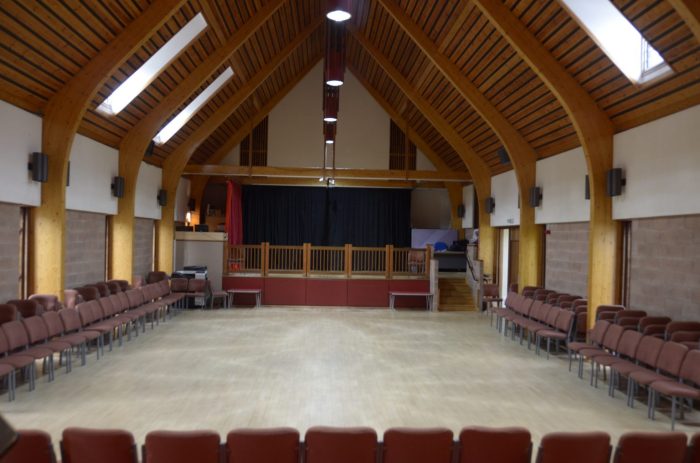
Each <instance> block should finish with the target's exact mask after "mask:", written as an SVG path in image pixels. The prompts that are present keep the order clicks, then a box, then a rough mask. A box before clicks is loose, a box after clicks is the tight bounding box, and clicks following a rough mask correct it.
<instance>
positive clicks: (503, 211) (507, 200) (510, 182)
mask: <svg viewBox="0 0 700 463" xmlns="http://www.w3.org/2000/svg"><path fill="white" fill-rule="evenodd" d="M491 196H493V198H494V199H495V200H496V210H495V211H494V213H493V214H491V226H493V227H512V226H515V225H520V208H518V182H517V180H516V178H515V171H513V170H510V171H508V172H504V173H502V174H499V175H494V176H493V177H491ZM481 201H482V204H483V200H481ZM482 207H483V206H482Z"/></svg>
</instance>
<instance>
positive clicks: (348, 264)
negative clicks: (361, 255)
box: [345, 244, 352, 278]
mask: <svg viewBox="0 0 700 463" xmlns="http://www.w3.org/2000/svg"><path fill="white" fill-rule="evenodd" d="M345 276H346V277H347V278H350V277H351V276H352V244H346V245H345Z"/></svg>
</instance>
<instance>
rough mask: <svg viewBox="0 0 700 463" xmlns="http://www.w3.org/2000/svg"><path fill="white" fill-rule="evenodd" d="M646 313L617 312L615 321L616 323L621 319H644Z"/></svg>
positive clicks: (634, 311) (636, 311)
mask: <svg viewBox="0 0 700 463" xmlns="http://www.w3.org/2000/svg"><path fill="white" fill-rule="evenodd" d="M646 316H647V313H646V312H645V311H644V310H628V309H625V310H619V311H617V312H615V321H616V322H617V321H618V320H620V319H621V318H640V319H641V318H643V317H646Z"/></svg>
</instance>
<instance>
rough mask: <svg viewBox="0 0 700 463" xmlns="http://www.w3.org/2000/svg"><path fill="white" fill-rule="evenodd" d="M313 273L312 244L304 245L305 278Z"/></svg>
mask: <svg viewBox="0 0 700 463" xmlns="http://www.w3.org/2000/svg"><path fill="white" fill-rule="evenodd" d="M310 271H311V243H304V276H305V277H308V276H309V272H310Z"/></svg>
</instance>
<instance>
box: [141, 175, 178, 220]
mask: <svg viewBox="0 0 700 463" xmlns="http://www.w3.org/2000/svg"><path fill="white" fill-rule="evenodd" d="M161 172H162V171H161V169H160V168H159V167H156V166H152V165H150V164H146V163H145V162H142V163H141V168H140V169H139V176H138V179H137V180H136V209H135V212H134V216H136V217H140V218H142V219H154V220H160V217H161V214H160V206H159V205H158V190H160V186H161V184H162V183H161V181H162V178H163V174H162V173H161ZM174 200H175V198H168V201H174Z"/></svg>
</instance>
